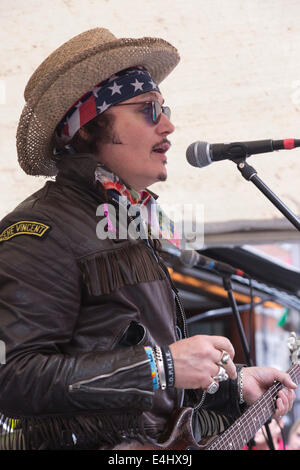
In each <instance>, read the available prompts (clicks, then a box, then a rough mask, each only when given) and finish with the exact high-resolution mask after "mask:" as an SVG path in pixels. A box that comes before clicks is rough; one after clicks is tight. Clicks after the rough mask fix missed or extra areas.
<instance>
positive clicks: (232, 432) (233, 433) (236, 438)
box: [206, 364, 300, 450]
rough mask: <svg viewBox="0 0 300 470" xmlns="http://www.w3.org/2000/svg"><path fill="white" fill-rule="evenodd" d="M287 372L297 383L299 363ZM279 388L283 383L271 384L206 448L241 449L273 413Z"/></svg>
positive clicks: (299, 375)
mask: <svg viewBox="0 0 300 470" xmlns="http://www.w3.org/2000/svg"><path fill="white" fill-rule="evenodd" d="M288 373H289V375H290V377H291V378H292V380H293V381H294V382H295V383H296V384H298V383H299V378H300V367H299V365H298V364H295V365H293V366H292V367H291V368H290V369H289V370H288ZM281 388H283V385H282V384H281V383H280V382H276V383H275V384H274V385H272V387H270V388H269V390H268V391H267V392H265V393H264V395H263V396H262V397H261V398H260V399H259V400H258V401H257V402H255V403H254V404H253V405H251V406H250V407H249V408H248V409H247V411H245V413H243V414H242V416H240V417H239V418H238V419H237V420H236V421H235V422H234V423H233V424H232V425H231V426H230V427H229V428H228V429H226V431H224V432H223V433H222V434H220V435H219V436H218V437H217V438H216V439H214V440H213V441H212V442H211V444H210V445H208V447H207V448H206V449H207V450H239V449H242V448H243V447H244V446H245V445H246V444H247V442H249V440H250V439H251V438H252V437H253V436H254V435H255V433H256V432H257V431H258V430H259V429H260V428H261V427H262V426H263V425H264V424H265V423H266V421H267V420H268V419H269V418H270V417H271V416H272V414H273V413H274V410H275V402H276V396H277V393H278V392H279V390H280V389H281Z"/></svg>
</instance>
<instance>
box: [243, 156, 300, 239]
mask: <svg viewBox="0 0 300 470" xmlns="http://www.w3.org/2000/svg"><path fill="white" fill-rule="evenodd" d="M247 156H249V155H247ZM236 163H237V167H238V170H239V171H240V173H241V174H242V176H243V177H244V178H245V180H247V181H251V183H253V184H254V185H255V186H256V187H257V188H258V189H259V190H260V191H261V192H262V193H263V194H264V195H265V196H266V197H267V198H268V199H269V200H270V201H271V202H272V203H273V205H274V206H275V207H277V209H278V210H279V211H280V212H281V213H282V214H283V215H284V216H285V217H286V218H287V219H288V220H289V221H290V222H291V223H292V224H293V225H294V227H296V229H297V230H299V231H300V220H299V219H298V217H296V216H295V214H293V212H292V211H291V210H290V209H289V208H288V207H287V206H286V205H285V204H284V203H283V202H282V201H281V200H280V199H279V198H278V197H277V196H276V194H274V193H273V192H272V191H271V189H270V188H268V186H267V185H266V184H265V183H264V182H263V181H262V180H261V179H260V178H259V177H258V176H257V171H256V170H255V169H254V168H253V167H252V166H250V165H248V163H247V162H246V161H245V159H242V160H240V161H236Z"/></svg>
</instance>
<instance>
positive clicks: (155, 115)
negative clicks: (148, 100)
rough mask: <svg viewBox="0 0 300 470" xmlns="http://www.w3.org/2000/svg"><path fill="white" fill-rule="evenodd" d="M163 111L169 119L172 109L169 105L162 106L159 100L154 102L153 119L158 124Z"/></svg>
mask: <svg viewBox="0 0 300 470" xmlns="http://www.w3.org/2000/svg"><path fill="white" fill-rule="evenodd" d="M161 113H164V114H165V116H167V118H168V119H170V117H171V110H170V108H169V107H168V106H161V105H160V103H159V102H158V101H153V102H152V120H153V122H154V124H157V123H158V122H159V120H160V117H161Z"/></svg>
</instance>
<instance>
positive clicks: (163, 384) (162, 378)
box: [154, 346, 167, 390]
mask: <svg viewBox="0 0 300 470" xmlns="http://www.w3.org/2000/svg"><path fill="white" fill-rule="evenodd" d="M154 352H155V362H156V367H157V372H158V376H159V382H160V388H161V389H162V390H165V389H166V388H167V381H166V373H165V366H164V361H163V356H162V352H161V349H160V347H159V346H155V347H154Z"/></svg>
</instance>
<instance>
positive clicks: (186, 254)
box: [161, 240, 248, 278]
mask: <svg viewBox="0 0 300 470" xmlns="http://www.w3.org/2000/svg"><path fill="white" fill-rule="evenodd" d="M161 244H162V250H163V251H165V252H166V253H169V254H170V255H172V256H175V257H176V258H178V259H179V261H180V263H181V264H183V265H184V266H186V267H187V268H193V267H195V266H196V267H197V266H199V267H202V268H205V269H207V270H209V271H215V272H217V273H218V274H221V275H228V274H229V275H234V276H241V277H246V278H248V276H247V275H246V274H245V273H244V271H242V270H241V269H237V268H234V267H233V266H231V265H230V264H227V263H222V262H220V261H215V260H213V259H211V258H208V257H207V256H203V255H200V254H199V253H198V252H197V251H196V250H179V248H177V247H175V246H174V245H173V244H172V243H170V242H168V241H165V240H163V241H162V242H161Z"/></svg>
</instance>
